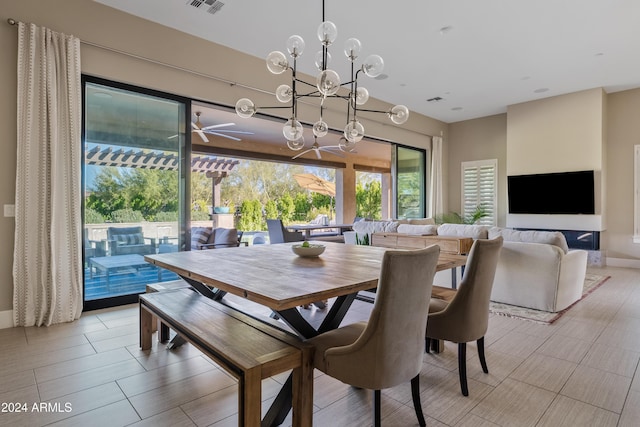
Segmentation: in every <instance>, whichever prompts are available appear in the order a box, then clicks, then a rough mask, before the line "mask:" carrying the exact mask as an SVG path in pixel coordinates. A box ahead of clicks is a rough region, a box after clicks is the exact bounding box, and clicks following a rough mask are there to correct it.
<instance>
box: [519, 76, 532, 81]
mask: <svg viewBox="0 0 640 427" xmlns="http://www.w3.org/2000/svg"><path fill="white" fill-rule="evenodd" d="M530 79H531V76H524V77H521V78H520V80H530Z"/></svg>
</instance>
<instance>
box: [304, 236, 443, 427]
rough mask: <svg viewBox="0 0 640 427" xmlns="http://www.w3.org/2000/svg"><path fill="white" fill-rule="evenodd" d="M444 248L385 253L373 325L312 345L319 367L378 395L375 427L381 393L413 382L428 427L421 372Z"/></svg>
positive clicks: (344, 329)
mask: <svg viewBox="0 0 640 427" xmlns="http://www.w3.org/2000/svg"><path fill="white" fill-rule="evenodd" d="M439 254H440V248H439V247H438V246H431V247H428V248H426V249H419V250H415V251H395V250H389V251H387V252H385V254H384V257H383V260H382V267H381V270H380V278H379V281H378V289H377V296H376V300H375V303H374V305H373V309H372V311H371V315H370V317H369V321H368V322H359V323H354V324H350V325H347V326H344V327H341V328H338V329H334V330H331V331H329V332H325V333H323V334H320V335H318V336H316V337H314V338H311V339H309V340H308V342H310V343H312V344H314V345H315V355H314V366H315V368H317V369H319V370H321V371H322V372H324V373H326V374H327V375H329V376H331V377H334V378H336V379H338V380H340V381H342V382H344V383H346V384H349V385H352V386H355V387H359V388H365V389H369V390H374V399H373V418H374V426H380V390H381V389H384V388H389V387H394V386H396V385H398V384H402V383H404V382H407V381H411V394H412V396H413V406H414V408H415V411H416V416H417V417H418V422H419V423H420V425H421V426H424V425H426V424H425V420H424V416H423V414H422V406H421V403H420V385H419V373H420V370H421V368H422V360H423V351H422V343H423V338H424V329H423V328H425V327H426V325H427V313H428V307H429V300H430V296H431V285H432V283H433V275H434V273H435V270H436V265H437V263H438V256H439Z"/></svg>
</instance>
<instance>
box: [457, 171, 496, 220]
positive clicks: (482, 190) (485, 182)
mask: <svg viewBox="0 0 640 427" xmlns="http://www.w3.org/2000/svg"><path fill="white" fill-rule="evenodd" d="M497 189H498V161H497V160H496V159H491V160H478V161H473V162H462V216H463V217H464V218H470V217H472V216H473V214H474V212H475V211H476V210H477V209H478V207H482V208H483V209H484V211H485V212H486V214H487V215H486V216H485V217H484V218H481V219H480V220H479V221H478V222H477V224H482V225H496V217H497V212H498V201H497V198H498V197H497Z"/></svg>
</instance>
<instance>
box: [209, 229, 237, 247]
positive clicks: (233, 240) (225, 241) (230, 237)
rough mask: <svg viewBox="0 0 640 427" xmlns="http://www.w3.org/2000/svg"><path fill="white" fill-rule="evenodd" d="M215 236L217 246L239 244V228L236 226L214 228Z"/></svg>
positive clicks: (214, 241)
mask: <svg viewBox="0 0 640 427" xmlns="http://www.w3.org/2000/svg"><path fill="white" fill-rule="evenodd" d="M213 236H214V239H213V243H214V245H215V246H216V247H221V248H223V247H225V246H229V247H231V246H238V230H237V229H235V228H216V229H215V230H213Z"/></svg>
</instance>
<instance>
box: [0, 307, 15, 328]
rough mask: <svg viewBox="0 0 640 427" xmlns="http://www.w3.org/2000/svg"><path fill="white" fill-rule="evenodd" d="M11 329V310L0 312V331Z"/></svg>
mask: <svg viewBox="0 0 640 427" xmlns="http://www.w3.org/2000/svg"><path fill="white" fill-rule="evenodd" d="M7 328H13V310H6V311H0V329H7Z"/></svg>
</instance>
